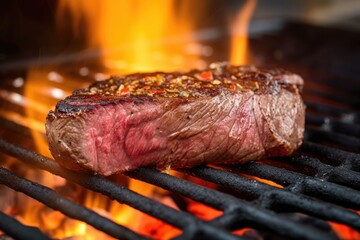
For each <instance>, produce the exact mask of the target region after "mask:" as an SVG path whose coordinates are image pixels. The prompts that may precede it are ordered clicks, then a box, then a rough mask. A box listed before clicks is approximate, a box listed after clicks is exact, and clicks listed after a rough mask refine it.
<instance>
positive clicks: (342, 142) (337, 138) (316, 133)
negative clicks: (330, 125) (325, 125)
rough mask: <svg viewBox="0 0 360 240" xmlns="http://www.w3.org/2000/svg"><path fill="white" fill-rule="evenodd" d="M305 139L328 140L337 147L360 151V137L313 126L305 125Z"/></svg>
mask: <svg viewBox="0 0 360 240" xmlns="http://www.w3.org/2000/svg"><path fill="white" fill-rule="evenodd" d="M305 139H307V140H311V141H316V142H329V143H333V144H336V145H337V146H338V147H339V148H344V149H346V150H349V151H352V152H359V151H360V139H359V138H356V137H352V136H347V135H344V134H340V133H335V132H330V131H326V130H322V129H317V128H313V127H307V128H306V132H305Z"/></svg>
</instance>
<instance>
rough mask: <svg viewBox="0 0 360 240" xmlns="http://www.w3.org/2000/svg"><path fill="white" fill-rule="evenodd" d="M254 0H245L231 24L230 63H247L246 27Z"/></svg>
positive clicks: (252, 9) (254, 4) (253, 7)
mask: <svg viewBox="0 0 360 240" xmlns="http://www.w3.org/2000/svg"><path fill="white" fill-rule="evenodd" d="M255 6H256V0H247V1H246V3H245V5H244V7H243V8H241V9H240V11H239V12H238V14H237V16H236V18H235V21H234V24H233V25H232V26H231V27H232V28H231V32H232V38H231V54H230V63H232V64H235V65H243V64H246V63H248V57H249V56H248V52H247V51H248V28H249V22H250V18H251V15H252V13H253V12H254V9H255Z"/></svg>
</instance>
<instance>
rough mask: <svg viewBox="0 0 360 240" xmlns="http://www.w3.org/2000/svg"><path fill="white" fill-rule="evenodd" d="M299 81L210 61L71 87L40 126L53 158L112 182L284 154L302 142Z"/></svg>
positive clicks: (292, 76)
mask: <svg viewBox="0 0 360 240" xmlns="http://www.w3.org/2000/svg"><path fill="white" fill-rule="evenodd" d="M302 85H303V80H302V78H301V77H300V76H299V75H296V74H293V73H290V72H287V71H284V70H280V69H265V68H264V69H259V68H256V67H254V66H233V65H230V64H227V63H213V64H211V65H210V67H209V68H208V69H206V70H192V71H189V72H186V73H181V72H171V73H163V72H153V73H136V74H131V75H126V76H114V77H111V78H110V79H108V80H105V81H100V82H96V83H94V84H92V85H90V86H89V87H88V88H85V89H80V90H76V91H74V93H73V94H72V95H71V96H68V97H67V98H65V99H64V100H62V101H59V102H58V104H57V105H56V108H55V110H54V111H50V112H49V114H48V116H47V120H46V134H47V138H48V141H49V146H50V151H51V152H52V155H53V156H54V158H55V160H56V161H57V162H59V164H61V165H62V166H64V167H65V168H68V169H72V170H81V169H82V170H86V169H87V170H90V171H93V172H94V173H96V174H99V175H103V176H108V175H111V174H115V173H122V172H126V171H130V170H134V169H137V168H139V167H156V168H159V169H167V168H188V167H194V166H197V165H200V164H210V163H213V164H216V163H221V164H235V163H244V162H247V161H250V160H258V159H262V158H266V157H269V156H283V155H289V154H291V153H292V152H293V151H294V150H296V149H297V148H298V147H299V146H300V145H301V143H302V139H303V132H304V118H305V106H304V103H303V101H302V99H301V96H300V92H301V89H302Z"/></svg>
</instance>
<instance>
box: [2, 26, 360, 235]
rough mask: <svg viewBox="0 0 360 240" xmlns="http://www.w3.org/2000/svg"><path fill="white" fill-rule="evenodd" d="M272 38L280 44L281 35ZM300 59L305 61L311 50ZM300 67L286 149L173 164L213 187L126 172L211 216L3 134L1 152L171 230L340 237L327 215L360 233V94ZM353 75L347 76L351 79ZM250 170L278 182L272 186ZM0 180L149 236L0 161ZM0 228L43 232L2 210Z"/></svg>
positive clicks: (91, 219) (87, 217) (17, 130)
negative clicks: (278, 153)
mask: <svg viewBox="0 0 360 240" xmlns="http://www.w3.org/2000/svg"><path fill="white" fill-rule="evenodd" d="M299 31H300V30H299ZM300 33H301V31H300ZM298 34H299V33H297V35H296V36H298ZM304 36H305V34H304ZM271 39H272V37H270V38H269V37H268V38H266V44H262V46H265V45H266V46H267V47H268V48H271V44H272V43H271ZM275 40H276V41H275V42H276V43H277V45H279V41H278V39H275ZM262 41H264V40H262ZM255 42H256V41H255ZM290 43H291V41H287V42H286V44H290ZM286 44H284V45H286ZM295 46H296V45H295ZM259 49H260V50H261V48H259ZM320 52H321V51H320ZM319 57H322V56H321V55H320V56H319ZM285 60H287V59H286V58H285ZM307 60H308V61H310V62H311V59H309V58H307ZM307 64H309V63H308V62H307ZM290 69H291V67H290ZM295 72H297V71H296V70H295ZM306 72H307V71H305V79H307V80H308V83H309V84H307V85H306V86H305V89H304V98H305V101H306V105H307V116H306V122H307V126H306V132H305V141H304V143H303V145H302V147H301V149H300V150H299V151H298V152H297V153H295V154H294V155H293V156H290V157H281V158H271V159H268V160H266V161H261V162H250V163H247V164H244V165H233V166H203V167H197V168H192V169H180V170H178V172H179V173H180V174H184V175H186V176H191V177H195V178H197V179H200V180H201V181H206V182H211V183H214V184H216V185H217V186H218V189H210V188H208V187H205V186H201V185H198V184H195V183H194V182H196V181H194V182H192V181H189V180H186V179H185V178H184V179H183V178H180V177H176V176H172V175H168V174H164V173H161V172H159V171H157V170H155V169H150V168H142V169H139V170H137V171H133V172H129V173H127V174H126V175H127V176H128V177H130V178H134V179H138V180H140V181H143V182H147V183H150V184H152V185H156V186H158V187H161V188H164V189H167V190H169V191H170V192H171V193H172V194H173V195H174V196H179V198H183V197H186V198H190V199H192V200H194V201H197V202H201V203H203V204H205V205H206V206H210V207H213V208H215V209H218V210H220V211H222V214H221V215H220V216H218V217H216V218H214V219H211V220H209V221H205V220H201V219H199V218H198V217H196V216H195V215H192V214H190V213H189V212H187V211H186V210H185V209H182V210H176V209H173V208H171V207H168V206H166V205H164V204H162V203H160V202H158V201H156V200H153V199H151V198H148V197H145V196H143V195H141V193H136V192H134V191H132V190H130V189H128V188H126V187H123V186H119V185H117V184H116V183H114V182H112V181H110V180H108V179H104V178H101V177H98V176H94V175H89V174H86V173H78V172H72V171H69V170H66V169H63V168H62V167H60V166H59V165H58V164H57V163H56V162H54V161H53V160H51V159H48V158H46V157H44V156H41V155H39V154H38V153H36V152H33V151H30V150H27V148H23V147H21V146H19V145H16V144H12V143H10V142H8V141H6V140H4V139H1V138H0V152H2V153H5V154H8V155H10V156H13V157H15V158H16V159H18V160H20V161H22V162H23V163H26V164H29V165H31V166H34V167H37V168H40V169H43V170H45V171H48V172H50V173H52V174H55V175H58V176H61V177H63V178H65V179H67V180H69V181H71V182H75V183H77V184H79V185H81V186H83V187H85V188H86V189H90V190H92V191H95V192H99V193H101V194H103V195H105V196H108V197H109V198H110V199H114V200H116V201H117V202H119V203H123V204H126V205H129V206H131V207H133V208H135V209H137V210H139V211H141V212H144V213H146V214H148V215H150V216H153V217H155V218H157V219H160V220H163V221H164V222H166V223H168V224H170V225H172V226H174V227H176V228H178V229H180V230H181V234H180V235H179V236H178V237H176V238H175V239H202V238H203V239H249V238H251V236H249V235H245V236H242V237H239V236H237V235H234V234H233V231H234V230H238V229H243V228H253V229H255V230H256V231H257V233H256V234H258V235H256V234H255V233H252V236H253V238H255V239H257V237H259V238H264V239H338V236H337V235H336V234H335V233H334V232H333V231H332V229H331V228H330V226H329V225H328V224H327V221H331V222H336V223H342V224H344V225H346V226H349V227H351V228H352V229H354V230H356V231H358V232H360V216H359V214H358V213H357V212H356V211H359V210H360V125H359V124H360V112H359V109H358V103H359V97H358V96H356V95H354V94H353V93H357V92H358V89H355V88H351V87H349V85H348V84H347V82H345V81H344V82H343V81H342V79H337V78H335V80H334V81H332V80H333V77H331V78H329V79H330V80H328V81H327V80H326V78H324V77H319V76H318V75H316V74H314V75H313V73H314V71H311V73H309V74H308V75H309V76H306V75H307V74H306ZM329 81H331V84H330V87H329V86H328V85H327V83H328V82H329ZM350 82H351V83H352V84H353V82H354V80H352V81H350ZM324 83H326V84H324ZM333 85H334V86H335V85H336V87H339V90H341V91H340V92H339V93H337V92H336V90H337V89H335V90H334V89H333V88H331V86H333ZM334 92H335V93H336V95H334ZM348 93H349V94H348ZM0 121H1V124H2V126H4V127H5V126H6V128H9V129H10V130H9V132H11V134H15V135H19V136H22V137H24V138H26V137H28V136H29V135H30V134H29V130H28V129H25V128H23V127H20V126H18V125H17V124H15V123H13V122H9V121H7V120H4V119H0ZM24 131H25V134H24ZM27 134H28V135H27ZM254 177H257V178H261V179H265V180H270V181H272V182H274V183H276V184H278V185H277V186H276V185H269V184H266V183H264V182H262V181H259V180H258V179H254ZM0 183H1V184H4V185H6V186H8V187H10V188H12V189H15V190H16V191H20V192H23V193H25V194H26V195H28V196H30V197H31V198H34V199H36V200H38V201H40V202H43V203H44V204H46V205H48V206H50V207H52V208H53V209H56V210H59V211H60V212H62V213H63V214H65V215H67V216H69V217H71V218H74V219H79V220H81V221H84V222H86V223H88V224H89V225H91V226H93V227H95V228H97V229H98V230H100V231H103V232H105V233H107V234H109V235H110V236H113V237H115V238H121V239H146V237H144V236H142V235H140V234H139V233H136V232H134V231H132V230H130V229H128V228H126V227H124V226H121V225H119V224H117V223H115V222H113V221H111V220H109V219H107V218H105V217H103V216H100V215H99V214H97V213H96V212H94V211H93V210H91V209H88V208H86V207H84V206H82V205H79V204H77V203H75V202H73V201H71V200H69V199H67V198H65V197H64V196H62V195H59V194H58V193H56V192H55V191H54V190H53V189H50V188H48V187H45V186H42V185H39V184H38V183H36V182H32V181H30V180H28V179H25V178H21V177H18V176H16V175H15V174H14V173H13V172H11V171H9V170H7V169H6V168H3V167H1V168H0ZM279 185H281V186H282V187H283V188H280V187H279ZM0 229H1V230H3V231H4V232H5V233H7V234H8V235H9V236H11V237H13V238H16V239H49V238H48V237H47V236H46V235H45V234H44V233H41V232H40V231H39V230H38V229H36V228H31V227H27V226H24V225H23V224H21V223H20V222H18V221H17V220H15V219H13V218H12V217H11V216H9V215H6V214H4V213H2V212H0ZM267 237H268V238H267Z"/></svg>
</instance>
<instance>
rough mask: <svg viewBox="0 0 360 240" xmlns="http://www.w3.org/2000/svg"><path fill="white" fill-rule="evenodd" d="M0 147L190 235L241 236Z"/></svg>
mask: <svg viewBox="0 0 360 240" xmlns="http://www.w3.org/2000/svg"><path fill="white" fill-rule="evenodd" d="M0 149H1V150H3V151H4V152H6V153H7V154H9V155H11V156H13V157H16V158H18V159H19V160H21V161H24V162H25V163H28V164H31V165H32V166H37V167H39V168H41V169H43V170H46V171H49V172H51V173H53V174H55V175H59V176H61V177H64V178H66V179H68V180H70V181H73V182H76V183H78V184H80V185H82V186H84V187H86V188H88V189H91V190H93V191H96V192H100V193H102V194H104V195H106V196H108V197H110V198H111V199H115V200H117V201H118V202H120V203H125V204H127V205H130V206H132V207H134V208H136V209H138V210H140V211H142V212H145V213H147V214H149V215H151V216H154V217H156V218H158V219H161V220H163V221H164V222H167V223H169V224H171V225H173V226H175V227H178V228H180V229H183V230H184V231H187V230H188V229H189V231H195V230H194V228H192V227H190V226H192V225H196V226H197V228H196V232H194V233H193V235H194V236H196V235H197V234H203V236H205V237H206V238H207V239H229V240H230V239H242V238H240V237H238V236H235V235H233V234H230V233H228V232H227V231H224V230H221V229H219V228H216V227H214V226H212V225H211V224H208V223H205V222H203V221H201V220H199V219H197V218H195V217H194V216H192V215H191V214H188V213H186V212H182V211H178V210H175V209H173V208H170V207H168V206H166V205H163V204H161V203H159V202H157V201H155V200H152V199H149V198H147V197H144V196H142V195H140V194H138V193H136V192H133V191H131V190H129V189H127V188H125V187H123V186H118V185H116V184H114V183H113V182H110V181H108V180H106V179H104V178H101V177H99V176H95V175H89V174H85V173H78V172H72V171H69V170H66V169H64V168H62V167H60V166H59V165H58V164H57V163H56V162H55V161H53V160H51V159H49V158H45V157H42V156H40V155H38V154H37V153H35V152H31V151H28V150H26V149H24V148H21V147H19V146H16V145H13V144H10V143H8V142H6V141H4V140H2V139H0ZM324 239H325V238H324Z"/></svg>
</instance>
